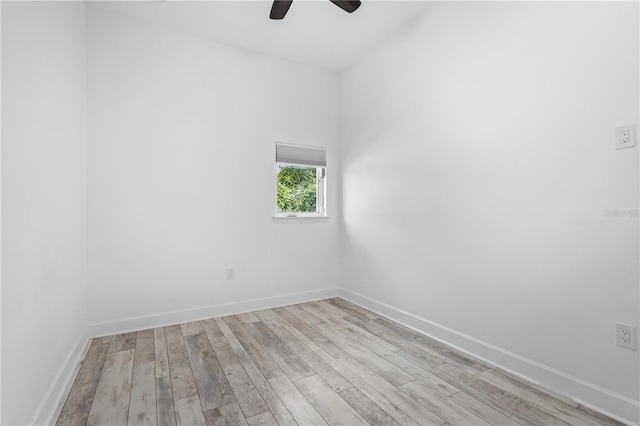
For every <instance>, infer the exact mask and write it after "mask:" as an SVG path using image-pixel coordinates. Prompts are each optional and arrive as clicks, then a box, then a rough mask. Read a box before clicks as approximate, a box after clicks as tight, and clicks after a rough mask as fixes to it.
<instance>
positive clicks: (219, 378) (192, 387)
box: [56, 298, 620, 426]
mask: <svg viewBox="0 0 640 426" xmlns="http://www.w3.org/2000/svg"><path fill="white" fill-rule="evenodd" d="M56 424H57V425H74V426H75V425H86V424H89V425H110V426H117V425H218V426H221V425H234V426H235V425H252V426H253V425H277V424H279V425H296V424H299V425H367V424H370V425H438V426H439V425H567V424H571V425H618V424H620V423H618V422H616V421H614V420H612V419H609V418H607V417H605V416H602V415H600V414H597V413H594V412H593V411H591V410H588V409H585V408H583V407H581V406H579V405H578V404H576V403H573V402H571V401H568V400H566V399H563V398H558V397H555V396H554V395H553V394H551V393H550V392H546V391H545V390H544V389H542V388H540V387H538V386H533V385H531V384H529V383H527V382H525V381H523V380H521V379H519V378H517V377H514V376H512V375H511V374H509V373H507V372H504V371H501V370H498V369H495V368H491V367H490V366H488V365H485V364H484V363H482V362H481V361H479V360H476V359H473V358H471V357H469V356H468V355H466V354H464V353H461V352H459V351H457V350H455V349H453V348H450V347H448V346H446V345H444V344H442V343H440V342H437V341H435V340H432V339H430V338H428V337H426V336H424V335H421V334H419V333H416V332H414V331H412V330H410V329H408V328H406V327H403V326H401V325H399V324H397V323H394V322H393V321H390V320H388V319H386V318H382V317H380V316H378V315H376V314H374V313H372V312H370V311H368V310H366V309H363V308H361V307H359V306H356V305H354V304H351V303H349V302H347V301H345V300H343V299H340V298H333V299H327V300H322V301H316V302H309V303H302V304H298V305H291V306H284V307H280V308H275V309H267V310H263V311H257V312H251V313H245V314H240V315H231V316H226V317H222V318H213V319H207V320H203V321H195V322H190V323H185V324H180V325H173V326H168V327H161V328H156V329H151V330H143V331H139V332H137V333H136V332H133V333H125V334H120V335H116V336H109V337H101V338H97V339H93V340H92V341H91V344H90V346H89V349H88V351H87V354H86V356H85V358H84V360H83V364H82V366H81V367H80V369H79V371H78V374H77V377H76V380H75V383H74V385H73V387H72V388H71V390H70V392H69V395H68V396H67V399H66V402H65V404H64V406H63V408H62V411H61V413H60V416H59V418H58V420H57V423H56Z"/></svg>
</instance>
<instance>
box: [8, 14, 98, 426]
mask: <svg viewBox="0 0 640 426" xmlns="http://www.w3.org/2000/svg"><path fill="white" fill-rule="evenodd" d="M85 36H86V15H85V7H84V4H82V3H76V2H56V3H54V2H42V3H40V2H26V3H24V2H23V3H13V2H2V409H3V410H2V419H1V422H2V424H7V425H9V424H11V425H18V424H27V423H31V424H33V423H42V422H43V420H42V419H43V418H46V419H47V420H48V418H47V416H49V415H51V410H54V409H55V405H53V406H52V405H51V404H55V402H56V401H57V397H58V396H59V395H58V393H59V392H60V385H62V386H64V385H65V384H66V383H65V380H66V379H67V378H68V375H69V374H70V371H67V370H65V367H68V365H69V362H68V360H69V357H70V356H71V355H72V353H73V350H74V349H77V348H78V347H79V345H80V348H81V347H82V346H81V345H83V344H84V343H86V337H85V336H84V332H85V330H86V326H87V307H86V301H87V293H86V201H87V197H86V155H85V154H86V37H85ZM52 391H53V393H52Z"/></svg>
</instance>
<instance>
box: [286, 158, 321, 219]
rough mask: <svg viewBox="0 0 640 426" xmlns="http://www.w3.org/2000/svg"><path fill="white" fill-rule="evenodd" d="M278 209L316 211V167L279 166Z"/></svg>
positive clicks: (298, 211)
mask: <svg viewBox="0 0 640 426" xmlns="http://www.w3.org/2000/svg"><path fill="white" fill-rule="evenodd" d="M278 210H280V211H283V212H293V213H314V212H315V211H316V169H315V167H297V166H279V171H278Z"/></svg>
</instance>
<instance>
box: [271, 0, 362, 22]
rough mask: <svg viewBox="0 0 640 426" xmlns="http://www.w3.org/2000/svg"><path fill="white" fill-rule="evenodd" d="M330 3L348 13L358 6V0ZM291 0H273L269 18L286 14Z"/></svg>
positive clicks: (282, 16)
mask: <svg viewBox="0 0 640 426" xmlns="http://www.w3.org/2000/svg"><path fill="white" fill-rule="evenodd" d="M330 1H331V3H333V4H335V5H336V6H338V7H339V8H340V9H342V10H345V11H347V12H349V13H351V12H353V11H354V10H356V9H357V8H359V7H360V0H330ZM292 2H293V0H274V2H273V6H271V13H270V14H269V18H271V19H282V18H284V15H286V14H287V11H288V10H289V7H290V6H291V3H292Z"/></svg>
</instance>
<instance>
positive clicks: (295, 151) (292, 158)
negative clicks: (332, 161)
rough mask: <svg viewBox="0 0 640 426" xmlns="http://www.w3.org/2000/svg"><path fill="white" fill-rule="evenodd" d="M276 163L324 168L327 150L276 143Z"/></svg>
mask: <svg viewBox="0 0 640 426" xmlns="http://www.w3.org/2000/svg"><path fill="white" fill-rule="evenodd" d="M276 162H277V163H289V164H300V165H305V166H315V167H326V166H327V150H326V149H324V148H316V147H312V146H300V145H288V144H284V143H276Z"/></svg>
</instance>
